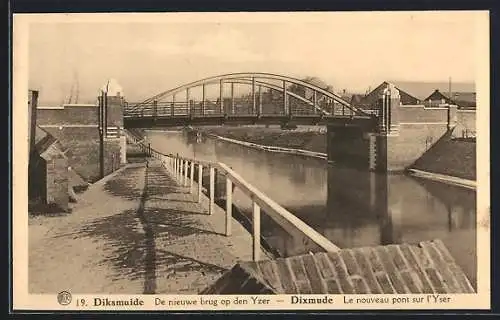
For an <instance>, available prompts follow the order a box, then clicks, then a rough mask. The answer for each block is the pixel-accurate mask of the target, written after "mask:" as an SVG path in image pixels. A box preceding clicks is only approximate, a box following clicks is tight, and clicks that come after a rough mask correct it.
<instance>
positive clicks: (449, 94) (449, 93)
mask: <svg viewBox="0 0 500 320" xmlns="http://www.w3.org/2000/svg"><path fill="white" fill-rule="evenodd" d="M448 99H449V100H450V103H449V104H451V77H449V78H448Z"/></svg>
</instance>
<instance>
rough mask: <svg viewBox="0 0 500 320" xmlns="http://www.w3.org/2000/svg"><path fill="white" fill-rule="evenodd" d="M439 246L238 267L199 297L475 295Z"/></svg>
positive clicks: (348, 251) (437, 243) (428, 244)
mask: <svg viewBox="0 0 500 320" xmlns="http://www.w3.org/2000/svg"><path fill="white" fill-rule="evenodd" d="M474 292H475V291H474V288H473V287H472V285H471V283H470V282H469V280H468V279H467V277H466V275H465V274H464V273H463V271H462V270H461V268H460V267H459V266H458V265H457V264H456V263H455V260H454V259H453V257H452V256H451V255H450V253H449V251H448V250H447V249H446V247H445V246H444V244H443V242H442V241H441V240H432V241H425V242H421V243H419V244H418V245H410V244H400V245H386V246H376V247H362V248H353V249H342V250H340V251H337V252H328V253H326V252H320V253H315V254H312V253H311V254H305V255H301V256H295V257H289V258H279V259H275V260H262V261H256V262H255V261H250V262H241V263H239V264H237V265H235V266H234V267H233V268H232V269H231V270H230V271H228V272H226V273H225V274H224V275H222V277H221V278H219V279H218V280H217V281H216V282H215V283H214V284H213V285H211V286H210V287H208V288H206V289H205V290H203V291H202V292H201V294H323V293H330V294H395V293H399V294H404V293H407V294H412V293H413V294H417V293H474Z"/></svg>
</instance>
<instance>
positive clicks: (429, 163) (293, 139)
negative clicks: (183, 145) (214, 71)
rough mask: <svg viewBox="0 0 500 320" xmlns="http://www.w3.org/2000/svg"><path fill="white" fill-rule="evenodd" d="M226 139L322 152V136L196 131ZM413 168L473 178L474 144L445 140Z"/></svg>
mask: <svg viewBox="0 0 500 320" xmlns="http://www.w3.org/2000/svg"><path fill="white" fill-rule="evenodd" d="M200 130H202V131H203V132H205V133H211V134H215V135H219V136H223V137H226V138H231V139H235V140H240V141H247V142H252V143H256V144H260V145H265V146H276V147H284V148H294V149H303V150H309V151H314V152H321V153H326V150H327V145H326V133H324V132H319V131H304V130H294V131H288V130H282V129H281V128H272V127H271V128H266V127H210V128H202V129H200ZM412 168H414V169H418V170H422V171H428V172H434V173H439V174H444V175H449V176H454V177H458V178H463V179H469V180H475V179H476V143H475V141H473V140H467V139H451V140H450V139H445V140H443V141H440V142H439V143H438V144H436V145H435V146H434V147H432V148H431V149H429V150H428V152H426V153H425V154H424V155H423V156H422V157H421V158H419V159H418V160H417V161H416V162H415V164H414V165H413V166H412Z"/></svg>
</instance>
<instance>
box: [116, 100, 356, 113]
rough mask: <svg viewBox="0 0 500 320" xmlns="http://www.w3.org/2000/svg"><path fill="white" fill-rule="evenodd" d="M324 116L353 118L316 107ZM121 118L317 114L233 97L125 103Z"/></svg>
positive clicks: (296, 103) (308, 108)
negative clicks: (230, 99) (231, 98)
mask: <svg viewBox="0 0 500 320" xmlns="http://www.w3.org/2000/svg"><path fill="white" fill-rule="evenodd" d="M318 105H319V106H320V107H321V108H322V110H323V111H325V112H327V115H331V116H340V117H345V116H355V114H354V112H353V111H352V110H351V109H349V108H348V107H346V106H344V105H341V104H338V103H334V102H332V103H324V102H323V103H319V104H318ZM123 114H124V117H125V118H165V117H176V116H190V117H200V116H201V117H203V116H226V115H227V116H256V115H262V116H275V115H278V116H283V115H290V116H320V114H321V112H320V111H318V110H317V109H316V108H315V107H314V106H312V105H308V104H306V103H304V102H303V101H300V100H297V99H295V98H293V97H290V101H289V103H288V107H287V110H285V108H284V107H283V105H282V104H280V103H276V102H275V101H262V103H260V101H256V102H255V105H254V104H253V102H252V100H251V99H248V98H235V99H233V100H232V101H227V99H226V100H225V101H223V103H222V104H221V102H220V100H213V99H212V100H211V99H207V100H205V101H204V102H203V101H198V100H190V101H189V102H188V101H170V102H169V101H153V102H147V103H135V104H133V103H128V104H126V105H125V107H124V112H123Z"/></svg>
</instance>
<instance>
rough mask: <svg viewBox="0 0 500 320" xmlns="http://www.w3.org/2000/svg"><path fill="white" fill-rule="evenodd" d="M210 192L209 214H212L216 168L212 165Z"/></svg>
mask: <svg viewBox="0 0 500 320" xmlns="http://www.w3.org/2000/svg"><path fill="white" fill-rule="evenodd" d="M209 194H210V203H209V205H208V214H212V213H213V212H214V200H215V168H214V167H212V166H211V167H210V184H209Z"/></svg>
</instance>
